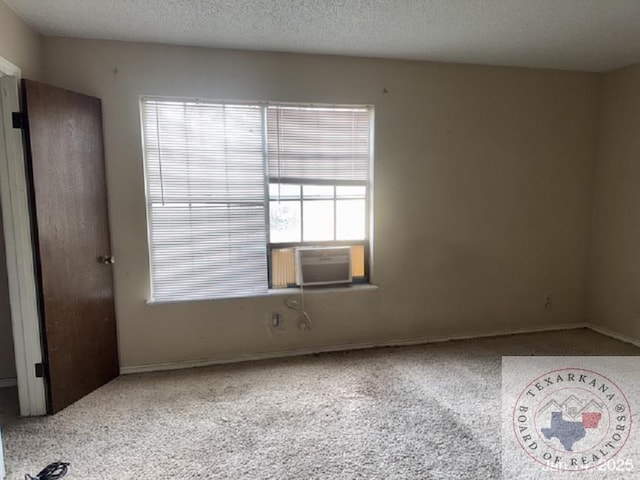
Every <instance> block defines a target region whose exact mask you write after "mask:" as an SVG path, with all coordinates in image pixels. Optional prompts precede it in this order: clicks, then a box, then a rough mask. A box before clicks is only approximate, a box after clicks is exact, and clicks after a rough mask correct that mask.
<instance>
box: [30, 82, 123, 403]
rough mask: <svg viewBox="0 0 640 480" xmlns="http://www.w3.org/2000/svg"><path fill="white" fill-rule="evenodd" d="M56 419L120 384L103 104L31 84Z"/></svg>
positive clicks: (37, 215) (35, 196) (37, 232)
mask: <svg viewBox="0 0 640 480" xmlns="http://www.w3.org/2000/svg"><path fill="white" fill-rule="evenodd" d="M22 86H23V101H24V108H23V111H24V112H25V113H26V128H25V137H26V144H27V145H26V146H27V148H26V150H27V168H28V170H29V177H30V181H31V197H32V212H33V223H34V225H33V226H34V236H35V237H36V238H35V244H36V245H35V246H36V257H37V258H36V264H37V268H38V279H39V290H40V291H39V293H40V302H41V304H40V310H41V311H40V314H41V317H42V325H43V329H42V330H43V345H44V351H45V367H44V371H45V378H46V382H47V386H48V410H49V413H56V412H58V411H60V410H62V409H63V408H65V407H66V406H68V405H70V404H71V403H73V402H75V401H76V400H78V399H80V398H81V397H83V396H84V395H86V394H88V393H90V392H92V391H93V390H95V389H96V388H98V387H100V386H102V385H104V384H105V383H107V382H108V381H110V380H112V379H113V378H115V377H116V376H117V375H118V368H119V367H118V353H117V340H116V323H115V312H114V304H113V279H112V272H111V262H112V258H111V257H110V255H111V247H110V243H109V222H108V213H107V195H106V185H105V172H104V150H103V139H102V107H101V102H100V99H98V98H93V97H89V96H86V95H80V94H78V93H75V92H70V91H68V90H62V89H59V88H54V87H51V86H49V85H44V84H41V83H36V82H32V81H28V80H25V81H23V84H22Z"/></svg>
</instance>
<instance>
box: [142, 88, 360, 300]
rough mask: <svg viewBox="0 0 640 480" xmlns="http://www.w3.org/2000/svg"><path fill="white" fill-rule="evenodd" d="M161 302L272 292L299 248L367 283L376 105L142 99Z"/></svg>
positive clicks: (155, 282) (287, 282) (154, 272)
mask: <svg viewBox="0 0 640 480" xmlns="http://www.w3.org/2000/svg"><path fill="white" fill-rule="evenodd" d="M141 110H142V127H143V147H144V157H145V168H146V190H147V210H148V219H149V245H150V264H151V286H152V297H153V299H154V300H159V301H166V300H188V299H205V298H226V297H237V296H247V295H256V294H264V293H267V290H268V288H269V287H270V286H271V287H286V286H291V285H293V284H294V282H295V264H294V257H295V256H294V252H295V248H296V247H297V246H301V245H314V246H316V245H317V246H322V245H348V246H351V247H352V252H353V258H354V261H353V265H354V267H353V269H354V272H353V274H354V275H353V276H354V278H355V280H356V281H357V280H360V281H366V275H367V265H366V263H367V262H366V259H367V257H368V248H369V243H368V231H369V228H368V218H369V203H370V195H369V190H370V186H369V180H370V177H369V170H370V168H371V127H372V111H371V109H370V108H369V107H342V106H332V107H328V106H322V107H320V106H308V105H290V104H287V105H281V104H267V103H265V104H240V103H219V102H216V103H209V102H200V101H181V100H171V99H160V98H143V100H142V108H141Z"/></svg>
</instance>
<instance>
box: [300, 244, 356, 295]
mask: <svg viewBox="0 0 640 480" xmlns="http://www.w3.org/2000/svg"><path fill="white" fill-rule="evenodd" d="M296 257H297V258H296V260H297V270H296V281H297V284H298V285H304V286H307V285H333V284H337V283H351V247H303V248H298V249H297V250H296Z"/></svg>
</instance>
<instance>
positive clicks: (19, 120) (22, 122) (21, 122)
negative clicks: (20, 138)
mask: <svg viewBox="0 0 640 480" xmlns="http://www.w3.org/2000/svg"><path fill="white" fill-rule="evenodd" d="M26 120H27V116H26V115H25V114H24V113H23V112H12V113H11V123H12V124H13V128H19V129H23V128H25V126H26V123H27V122H26Z"/></svg>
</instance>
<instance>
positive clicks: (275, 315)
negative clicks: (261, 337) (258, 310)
mask: <svg viewBox="0 0 640 480" xmlns="http://www.w3.org/2000/svg"><path fill="white" fill-rule="evenodd" d="M264 322H265V325H266V327H267V329H268V330H269V331H271V332H272V333H280V332H283V331H284V315H282V314H281V313H280V312H271V313H267V314H266V315H265V316H264Z"/></svg>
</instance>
